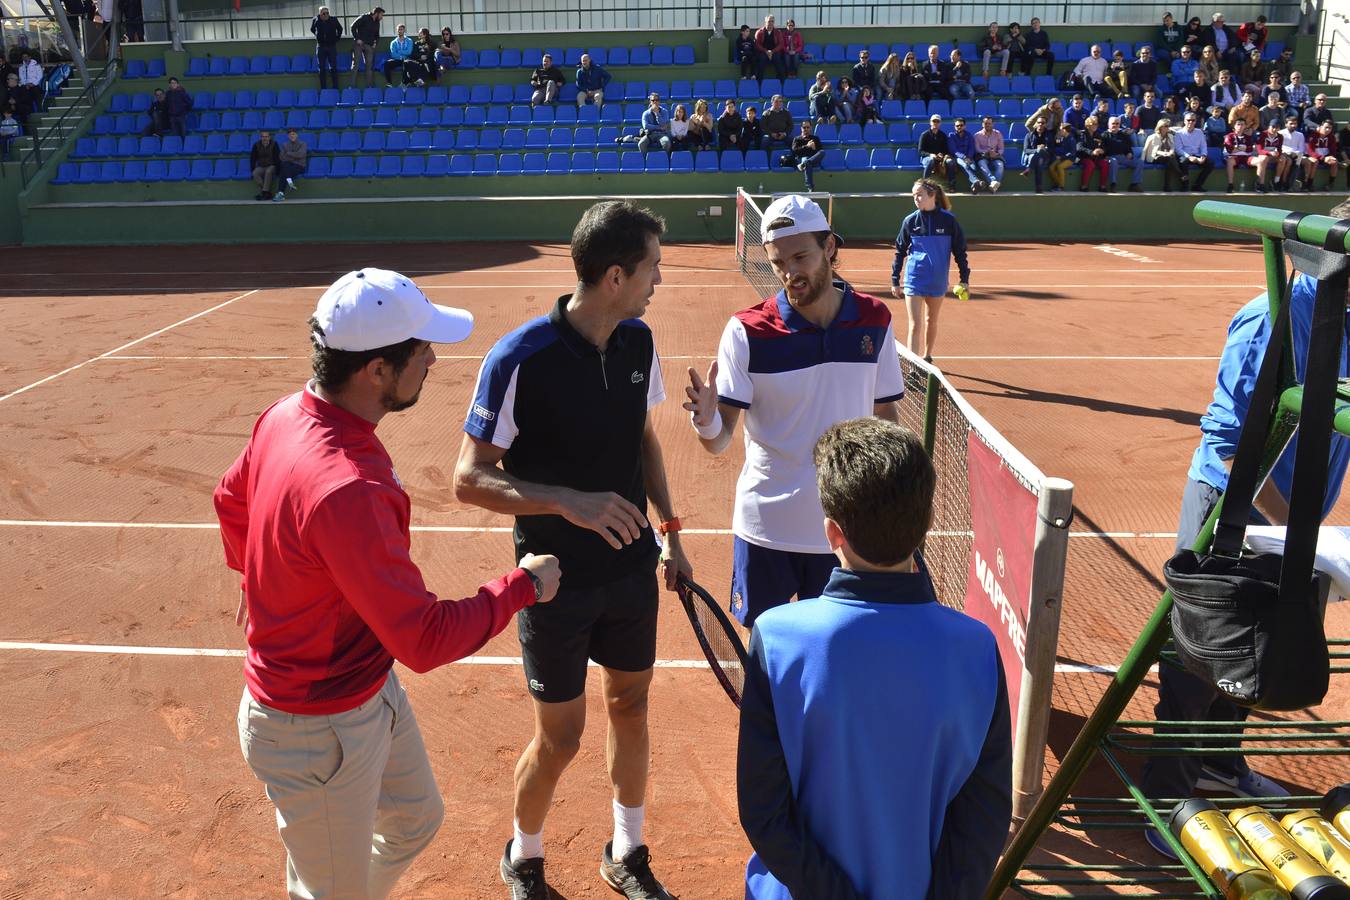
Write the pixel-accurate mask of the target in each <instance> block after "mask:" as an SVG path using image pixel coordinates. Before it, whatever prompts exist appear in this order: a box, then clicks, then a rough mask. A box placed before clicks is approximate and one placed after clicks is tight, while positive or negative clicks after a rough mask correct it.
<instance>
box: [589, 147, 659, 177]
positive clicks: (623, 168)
mask: <svg viewBox="0 0 1350 900" xmlns="http://www.w3.org/2000/svg"><path fill="white" fill-rule="evenodd" d="M657 152H660V151H657ZM601 155H603V154H601ZM645 170H646V163H645V161H644V160H643V158H642V154H641V153H638V152H637V151H636V150H625V151H624V152H622V153H620V154H619V172H620V173H621V174H624V175H635V174H638V173H640V172H643V171H645ZM597 171H598V168H597Z"/></svg>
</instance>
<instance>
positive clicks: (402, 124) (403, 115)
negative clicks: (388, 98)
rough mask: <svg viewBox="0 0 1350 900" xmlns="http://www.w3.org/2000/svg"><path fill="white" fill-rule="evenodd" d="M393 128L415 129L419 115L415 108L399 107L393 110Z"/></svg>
mask: <svg viewBox="0 0 1350 900" xmlns="http://www.w3.org/2000/svg"><path fill="white" fill-rule="evenodd" d="M393 112H394V127H395V128H415V127H417V118H418V116H419V115H420V114H421V113H420V110H419V109H418V108H417V107H415V106H401V107H399V108H398V109H396V110H394V111H393Z"/></svg>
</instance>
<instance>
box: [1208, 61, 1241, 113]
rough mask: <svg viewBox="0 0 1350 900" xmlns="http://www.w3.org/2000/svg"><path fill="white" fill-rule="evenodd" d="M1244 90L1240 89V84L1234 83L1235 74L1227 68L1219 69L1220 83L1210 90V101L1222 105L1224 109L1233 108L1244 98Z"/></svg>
mask: <svg viewBox="0 0 1350 900" xmlns="http://www.w3.org/2000/svg"><path fill="white" fill-rule="evenodd" d="M1242 96H1243V94H1242V92H1239V91H1238V86H1237V85H1236V84H1234V83H1233V76H1232V74H1231V73H1230V72H1229V71H1228V70H1227V69H1220V70H1219V83H1218V84H1216V85H1214V88H1213V90H1212V91H1210V103H1211V104H1213V105H1218V106H1222V107H1223V108H1224V109H1232V108H1233V107H1235V106H1237V105H1238V101H1239V100H1241V99H1242Z"/></svg>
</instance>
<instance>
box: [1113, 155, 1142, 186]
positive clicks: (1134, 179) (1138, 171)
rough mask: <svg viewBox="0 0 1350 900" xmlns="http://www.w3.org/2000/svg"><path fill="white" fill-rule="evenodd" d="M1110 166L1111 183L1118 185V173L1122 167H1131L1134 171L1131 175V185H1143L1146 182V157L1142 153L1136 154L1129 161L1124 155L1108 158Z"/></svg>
mask: <svg viewBox="0 0 1350 900" xmlns="http://www.w3.org/2000/svg"><path fill="white" fill-rule="evenodd" d="M1107 162H1108V163H1109V165H1110V168H1111V173H1110V176H1109V177H1110V179H1111V183H1112V184H1115V183H1116V173H1117V172H1119V171H1120V167H1121V166H1129V167H1130V168H1131V169H1133V170H1134V171H1133V172H1132V173H1131V174H1130V184H1142V183H1143V181H1144V156H1143V154H1142V153H1136V154H1134V158H1133V159H1127V158H1126V157H1125V155H1124V154H1122V153H1117V154H1116V155H1115V156H1111V157H1108V158H1107Z"/></svg>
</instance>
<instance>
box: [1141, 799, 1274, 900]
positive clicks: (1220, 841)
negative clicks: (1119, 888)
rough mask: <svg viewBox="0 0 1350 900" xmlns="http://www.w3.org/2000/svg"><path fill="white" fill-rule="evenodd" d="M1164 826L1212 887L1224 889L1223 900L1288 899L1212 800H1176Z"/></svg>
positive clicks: (1272, 876)
mask: <svg viewBox="0 0 1350 900" xmlns="http://www.w3.org/2000/svg"><path fill="white" fill-rule="evenodd" d="M1167 827H1168V828H1170V829H1171V830H1172V834H1174V835H1176V837H1177V840H1179V841H1181V846H1183V847H1185V848H1186V852H1187V853H1189V854H1190V855H1191V858H1192V859H1194V860H1195V861H1196V862H1197V863H1198V864H1199V865H1200V868H1201V869H1204V871H1205V874H1206V875H1208V876H1209V880H1210V881H1212V882H1214V885H1215V887H1217V888H1218V889H1219V890H1221V891H1223V895H1224V897H1225V898H1226V900H1288V898H1289V892H1288V891H1286V890H1285V889H1284V888H1282V887H1280V883H1279V881H1277V880H1276V879H1275V876H1274V875H1272V874H1270V872H1269V871H1267V870H1266V867H1265V866H1263V865H1262V864H1261V860H1259V859H1257V858H1256V855H1255V854H1253V853H1252V851H1251V848H1250V847H1248V846H1247V845H1246V843H1244V842H1243V840H1242V838H1241V837H1239V836H1238V833H1237V832H1236V831H1234V830H1233V826H1232V825H1231V824H1230V823H1229V821H1228V819H1227V818H1226V817H1225V816H1224V814H1223V813H1222V812H1221V811H1220V810H1219V808H1218V807H1217V806H1215V805H1214V804H1213V803H1210V802H1209V801H1208V800H1186V801H1184V802H1182V803H1178V804H1177V805H1176V807H1174V808H1173V810H1172V814H1171V816H1169V817H1168V820H1167Z"/></svg>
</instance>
